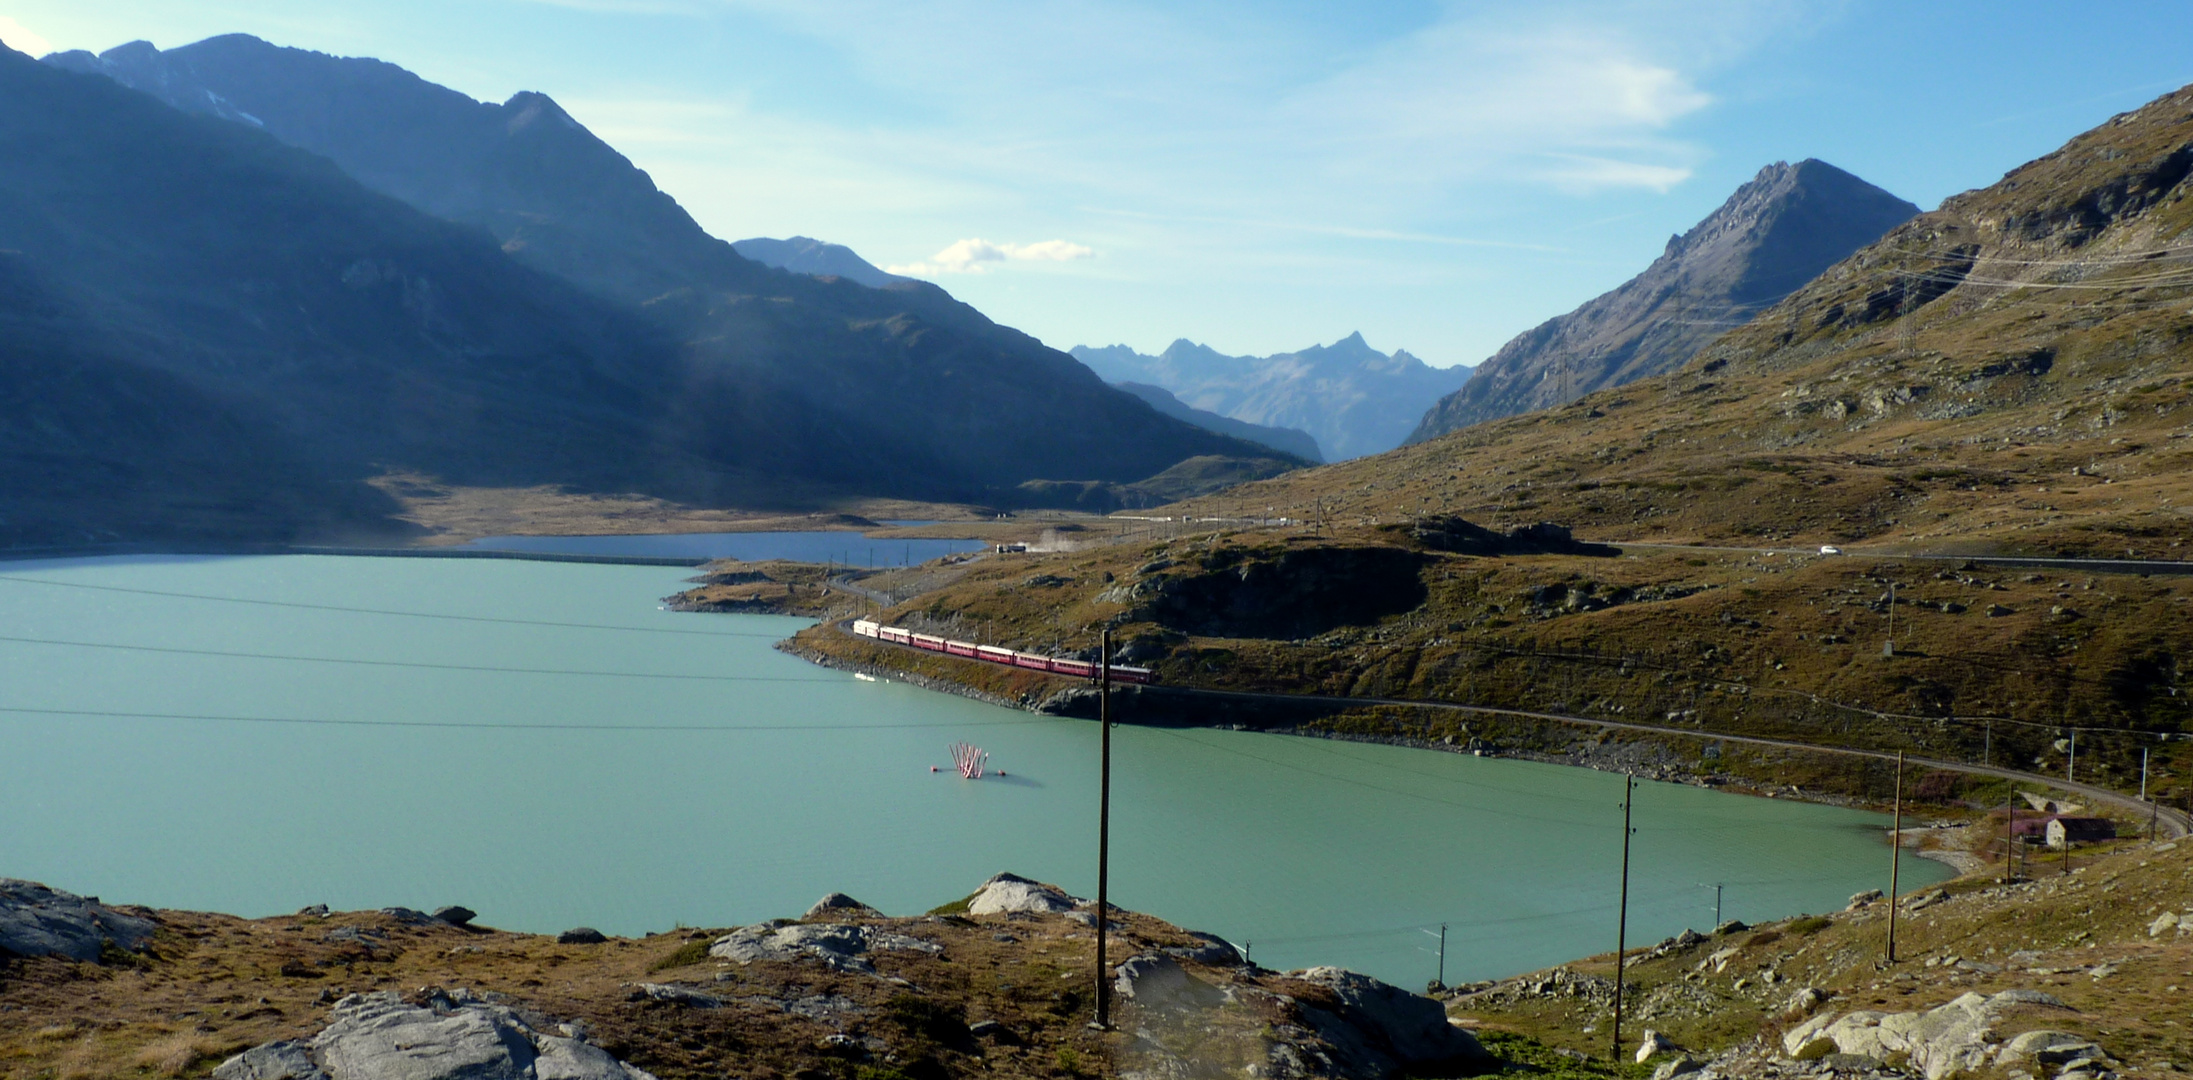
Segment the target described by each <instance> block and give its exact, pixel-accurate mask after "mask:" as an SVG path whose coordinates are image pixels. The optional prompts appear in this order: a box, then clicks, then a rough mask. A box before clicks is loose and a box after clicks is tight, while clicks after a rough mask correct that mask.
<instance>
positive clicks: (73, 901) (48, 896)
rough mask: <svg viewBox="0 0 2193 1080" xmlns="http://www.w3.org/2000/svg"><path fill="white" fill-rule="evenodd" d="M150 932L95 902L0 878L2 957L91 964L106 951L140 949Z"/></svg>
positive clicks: (142, 922)
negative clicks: (64, 959)
mask: <svg viewBox="0 0 2193 1080" xmlns="http://www.w3.org/2000/svg"><path fill="white" fill-rule="evenodd" d="M152 931H153V923H152V920H150V919H142V918H138V917H137V916H135V915H124V914H122V913H121V912H119V911H116V910H114V909H113V908H110V907H107V906H105V905H104V904H101V903H100V902H99V898H98V897H96V896H90V897H86V896H78V895H76V894H74V893H66V892H62V891H61V890H59V889H49V888H47V887H46V886H44V885H40V884H38V883H37V882H35V881H18V880H16V879H14V878H0V953H14V954H15V955H17V956H65V957H68V958H69V959H71V960H82V961H86V962H95V961H97V960H98V959H99V955H100V953H101V952H102V951H103V950H105V949H106V948H107V947H109V946H112V947H115V948H120V949H129V950H132V951H135V950H139V949H143V948H144V947H145V946H146V945H147V944H148V943H150V942H151V940H152Z"/></svg>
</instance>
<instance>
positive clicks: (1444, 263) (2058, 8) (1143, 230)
mask: <svg viewBox="0 0 2193 1080" xmlns="http://www.w3.org/2000/svg"><path fill="white" fill-rule="evenodd" d="M236 31H241V32H246V33H251V34H256V35H258V36H260V37H263V38H266V39H268V40H270V41H274V42H277V43H280V44H285V45H295V46H300V47H305V48H312V49H318V50H322V51H326V52H331V53H338V54H343V55H354V56H376V57H380V58H382V59H384V60H388V61H391V62H393V63H397V64H401V65H403V66H404V67H407V68H410V69H411V70H413V71H416V72H418V73H419V74H421V75H423V76H425V77H427V78H429V79H432V80H434V81H436V82H440V83H443V84H446V85H449V86H452V87H455V88H456V89H458V90H461V91H464V92H465V93H468V94H471V95H473V96H474V97H477V98H481V99H484V100H497V101H499V100H502V99H504V98H507V97H508V96H509V95H510V94H512V93H515V92H516V91H519V90H539V91H543V92H546V93H548V94H550V95H551V96H553V97H555V98H556V99H557V100H558V101H559V102H561V103H562V104H563V105H564V106H565V107H566V108H567V109H568V110H570V112H571V113H572V114H573V115H574V116H576V117H578V118H579V119H580V120H581V121H582V122H584V123H585V124H587V125H588V126H589V127H591V128H592V129H593V130H594V131H595V132H596V133H598V134H600V135H601V136H602V137H603V138H605V139H607V140H608V141H609V142H610V143H612V144H613V145H615V146H616V147H617V148H618V149H620V150H622V151H624V152H625V153H626V154H627V155H628V156H630V157H631V158H632V159H633V160H634V161H635V162H636V163H637V164H639V165H640V166H641V167H642V168H645V169H647V170H648V171H649V172H650V173H652V174H653V175H654V177H655V180H656V182H657V183H658V184H660V185H661V186H662V187H663V188H664V189H665V190H667V191H669V192H670V193H671V194H672V195H674V196H676V197H677V199H678V200H679V201H680V202H682V203H683V204H684V205H685V206H686V207H687V208H688V209H689V210H691V211H692V212H693V214H694V216H695V217H696V218H698V219H699V220H700V222H701V224H702V225H704V226H705V227H707V228H708V229H709V231H711V232H713V233H715V234H716V235H718V236H721V237H724V238H726V239H739V238H743V237H747V236H786V235H792V234H804V235H809V236H816V237H821V238H824V239H827V240H832V241H836V242H839V243H844V244H848V245H851V246H852V247H853V248H855V249H856V250H858V251H859V252H861V254H863V255H864V256H866V257H868V259H869V260H870V261H872V262H875V263H877V264H879V265H890V266H898V267H906V268H909V271H910V272H914V273H920V274H923V275H925V276H929V277H931V278H932V279H933V280H936V281H937V282H938V283H939V284H942V285H944V286H945V287H946V288H948V289H950V290H952V292H953V293H954V294H955V295H957V296H959V297H961V298H962V299H965V300H967V301H968V302H970V303H973V304H974V305H976V306H977V307H979V308H981V309H982V310H983V311H985V312H986V313H988V314H989V315H990V316H992V317H993V318H996V319H998V320H999V321H1001V322H1005V323H1009V324H1012V325H1014V326H1018V327H1020V328H1022V329H1024V330H1027V331H1028V332H1030V333H1032V334H1035V335H1036V336H1038V337H1040V338H1042V339H1044V340H1045V341H1046V342H1048V343H1050V344H1052V345H1055V346H1058V347H1061V348H1064V347H1067V346H1071V345H1074V344H1080V343H1088V344H1110V343H1114V342H1123V343H1126V344H1129V345H1133V346H1135V347H1137V348H1140V349H1143V350H1145V351H1155V350H1156V349H1159V348H1162V347H1163V346H1164V345H1165V344H1166V343H1167V342H1169V341H1170V340H1172V339H1173V338H1175V337H1190V338H1193V339H1195V340H1198V341H1203V342H1206V343H1208V344H1211V345H1213V346H1215V347H1217V348H1219V349H1221V350H1223V351H1227V352H1235V353H1245V352H1256V353H1266V352H1275V351H1281V350H1287V349H1293V348H1299V347H1301V346H1304V345H1308V344H1311V343H1313V342H1330V341H1333V340H1336V339H1338V338H1340V337H1342V336H1344V335H1346V334H1347V333H1349V332H1350V331H1356V330H1360V331H1362V332H1363V333H1364V335H1365V336H1366V337H1367V338H1368V339H1369V341H1370V342H1371V344H1372V345H1374V346H1376V347H1378V348H1381V349H1389V350H1390V349H1393V348H1396V347H1400V348H1406V349H1408V350H1410V351H1411V352H1414V353H1416V354H1417V355H1419V356H1422V357H1424V358H1425V359H1426V360H1427V361H1430V362H1432V363H1434V364H1442V365H1444V364H1453V363H1476V362H1478V361H1480V360H1482V359H1483V358H1484V357H1485V356H1486V355H1488V354H1490V353H1491V352H1492V351H1493V350H1494V349H1496V348H1498V347H1499V346H1500V344H1501V343H1502V342H1504V341H1506V340H1507V339H1508V338H1509V337H1512V336H1513V335H1515V334H1516V333H1518V332H1520V331H1523V330H1526V329H1528V328H1529V327H1531V326H1533V325H1535V324H1536V323H1538V322H1539V321H1541V320H1543V319H1545V318H1548V317H1550V316H1553V315H1557V314H1559V313H1561V312H1563V311H1566V310H1568V309H1570V308H1572V307H1574V306H1576V305H1577V304H1578V303H1580V302H1582V301H1584V300H1586V299H1588V298H1590V297H1591V296H1593V295H1596V294H1598V293H1600V292H1603V291H1605V290H1606V289H1608V288H1611V287H1613V286H1614V285H1617V284H1619V283H1620V282H1621V281H1623V280H1624V279H1626V278H1628V277H1629V276H1630V275H1632V274H1634V273H1636V272H1637V271H1638V270H1640V269H1642V268H1643V267H1644V266H1645V265H1646V264H1647V263H1649V262H1650V261H1651V260H1652V259H1653V258H1654V257H1655V256H1657V255H1658V254H1659V253H1660V250H1661V248H1662V246H1663V245H1664V244H1665V243H1666V241H1667V238H1668V236H1669V234H1671V233H1674V232H1677V231H1680V230H1682V229H1686V228H1688V227H1689V226H1690V225H1691V224H1693V223H1694V222H1696V221H1697V220H1698V219H1699V218H1701V217H1703V216H1704V215H1705V214H1707V213H1708V212H1710V211H1711V210H1712V209H1713V208H1714V207H1715V206H1716V205H1718V204H1719V203H1720V202H1721V201H1722V200H1723V199H1724V198H1726V197H1727V195H1728V193H1729V192H1730V191H1731V190H1733V189H1734V188H1735V187H1736V186H1737V185H1738V184H1740V183H1742V182H1743V181H1745V180H1746V179H1749V178H1750V177H1751V175H1752V174H1753V173H1755V172H1757V171H1758V169H1759V168H1760V167H1761V166H1762V165H1765V164H1767V163H1769V162H1773V161H1776V160H1792V161H1794V160H1797V159H1800V158H1805V157H1818V158H1821V159H1823V160H1826V161H1829V162H1832V163H1834V164H1836V165H1839V166H1841V167H1843V168H1845V169H1848V170H1850V171H1851V172H1854V173H1856V174H1858V175H1859V176H1862V177H1864V178H1866V179H1868V180H1870V181H1872V182H1874V183H1876V184H1879V185H1881V186H1882V187H1885V188H1887V189H1889V190H1890V191H1893V192H1895V193H1896V194H1898V195H1901V196H1903V197H1905V198H1908V199H1911V200H1912V201H1914V202H1916V203H1918V204H1920V205H1921V206H1922V207H1926V208H1932V207H1933V206H1934V205H1935V204H1937V203H1938V202H1940V201H1941V200H1942V199H1943V198H1944V197H1945V196H1948V195H1951V194H1955V193H1956V192H1959V191H1962V190H1965V189H1968V188H1973V187H1982V186H1985V185H1987V184H1989V183H1992V182H1993V181H1994V180H1996V179H1997V178H1999V177H2000V176H2001V175H2002V174H2003V173H2004V172H2005V171H2007V170H2009V169H2011V168H2013V167H2015V166H2016V165H2018V164H2020V163H2022V162H2024V161H2027V160H2029V159H2031V158H2033V157H2036V156H2038V155H2040V154H2043V153H2046V152H2048V151H2049V150H2052V149H2054V148H2055V147H2057V146H2058V145H2060V144H2061V143H2062V142H2063V141H2064V140H2065V139H2067V138H2069V137H2071V136H2072V135H2075V134H2077V133H2078V132H2080V131H2082V130H2085V129H2086V128H2088V127H2091V126H2093V125H2094V124H2096V123H2098V122H2100V121H2101V120H2103V119H2106V118H2107V117H2108V116H2110V115H2111V114H2113V113H2116V112H2121V111H2124V110H2126V109H2129V108H2133V107H2135V106H2137V105H2139V104H2140V103H2142V102H2144V101H2147V100H2149V99H2151V98H2153V97H2155V96H2157V95H2159V94H2162V93H2164V92H2166V91H2168V90H2171V89H2175V88H2176V87H2178V86H2180V85H2182V84H2184V83H2186V82H2193V49H2188V48H2187V45H2188V43H2189V42H2193V5H2189V4H2183V3H2176V4H2169V3H2147V4H2137V3H2108V2H2089V3H2084V4H2080V5H2077V6H2076V7H2075V8H2073V7H2066V6H2064V5H2060V4H2043V3H2024V2H1992V3H1925V4H1913V3H1908V2H1907V3H1878V2H1861V0H1850V2H1831V0H1823V2H1789V3H1774V2H1758V3H1714V2H1696V3H1686V4H1663V3H1648V2H1605V3H1591V2H1563V0H1548V2H1537V3H1531V4H1517V3H1502V4H1473V3H1434V2H1398V3H1390V4H1383V5H1376V4H1364V3H1357V4H1335V3H1312V2H1308V0H1271V2H1264V3H1243V2H1212V3H1186V2H1177V3H1163V4H1157V3H1127V2H1113V0H1019V2H1013V3H972V2H953V0H944V2H927V0H892V2H872V3H857V2H849V3H822V2H790V0H374V2H373V3H370V4H359V3H356V2H354V0H353V2H344V3H333V2H326V3H323V2H319V0H204V2H184V0H0V40H6V41H7V42H8V43H9V44H11V45H14V46H16V47H18V48H24V49H28V50H42V49H44V48H49V47H50V48H57V49H69V48H88V49H92V50H94V51H98V50H103V49H106V48H109V47H112V46H114V45H117V44H120V43H122V42H125V41H129V40H132V39H137V38H143V39H147V40H150V41H152V42H153V43H154V44H156V45H158V46H160V47H162V48H172V47H174V46H177V45H183V44H188V43H190V42H192V41H196V40H199V39H201V38H204V37H208V36H211V35H214V34H218V33H227V32H236Z"/></svg>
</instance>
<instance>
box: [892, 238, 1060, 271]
mask: <svg viewBox="0 0 2193 1080" xmlns="http://www.w3.org/2000/svg"><path fill="white" fill-rule="evenodd" d="M1095 257H1096V252H1095V250H1093V249H1091V248H1088V247H1086V246H1083V245H1081V244H1076V243H1074V242H1073V241H1071V240H1038V241H1036V242H1035V243H1033V244H1010V243H1008V244H993V243H991V242H990V241H988V240H984V239H983V238H981V237H979V236H971V237H968V238H967V239H965V240H955V241H953V242H952V246H950V247H947V248H945V249H944V250H943V251H939V252H937V253H936V254H934V255H931V256H929V258H928V259H927V260H926V261H924V262H917V263H906V264H904V265H900V266H887V267H885V268H884V269H885V270H886V271H887V272H889V273H893V274H913V275H917V276H921V277H934V276H936V275H938V274H980V273H982V272H983V271H984V270H985V269H987V267H986V266H985V264H987V263H996V262H1006V261H1008V260H1019V261H1022V262H1071V261H1073V260H1075V259H1093V258H1095Z"/></svg>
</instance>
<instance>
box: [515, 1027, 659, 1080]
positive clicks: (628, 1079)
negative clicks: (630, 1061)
mask: <svg viewBox="0 0 2193 1080" xmlns="http://www.w3.org/2000/svg"><path fill="white" fill-rule="evenodd" d="M534 1043H535V1045H537V1046H538V1047H539V1048H540V1055H539V1056H538V1057H535V1058H534V1059H533V1080H655V1077H654V1075H653V1074H651V1073H648V1072H645V1071H643V1070H640V1069H635V1068H633V1067H632V1066H630V1065H627V1064H625V1063H624V1062H621V1061H618V1060H617V1059H616V1058H615V1057H613V1056H611V1055H610V1053H609V1051H607V1050H604V1049H602V1048H601V1047H599V1046H595V1045H594V1044H592V1043H587V1042H581V1041H579V1040H577V1039H566V1038H562V1037H560V1036H555V1035H537V1036H535V1037H534Z"/></svg>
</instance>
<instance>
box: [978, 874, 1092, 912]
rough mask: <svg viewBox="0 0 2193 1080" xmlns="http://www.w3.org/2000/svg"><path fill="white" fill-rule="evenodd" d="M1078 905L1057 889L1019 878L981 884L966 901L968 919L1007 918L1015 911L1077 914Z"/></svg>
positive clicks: (1002, 877) (1001, 877) (999, 878)
mask: <svg viewBox="0 0 2193 1080" xmlns="http://www.w3.org/2000/svg"><path fill="white" fill-rule="evenodd" d="M1076 903H1077V901H1076V900H1075V898H1074V897H1071V896H1068V895H1067V894H1066V890H1064V889H1061V888H1059V887H1058V886H1056V885H1045V884H1043V883H1042V882H1040V881H1030V880H1029V879H1027V878H1024V877H1021V876H1020V875H1018V874H999V875H998V876H996V877H994V878H991V879H990V880H988V881H985V882H983V883H982V888H980V889H977V890H975V895H974V896H973V897H971V898H970V899H969V900H968V901H967V913H968V914H969V915H1005V914H1009V913H1011V912H1015V911H1026V912H1032V913H1035V914H1039V915H1056V914H1059V913H1062V912H1067V911H1072V910H1074V906H1075V904H1076Z"/></svg>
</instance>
